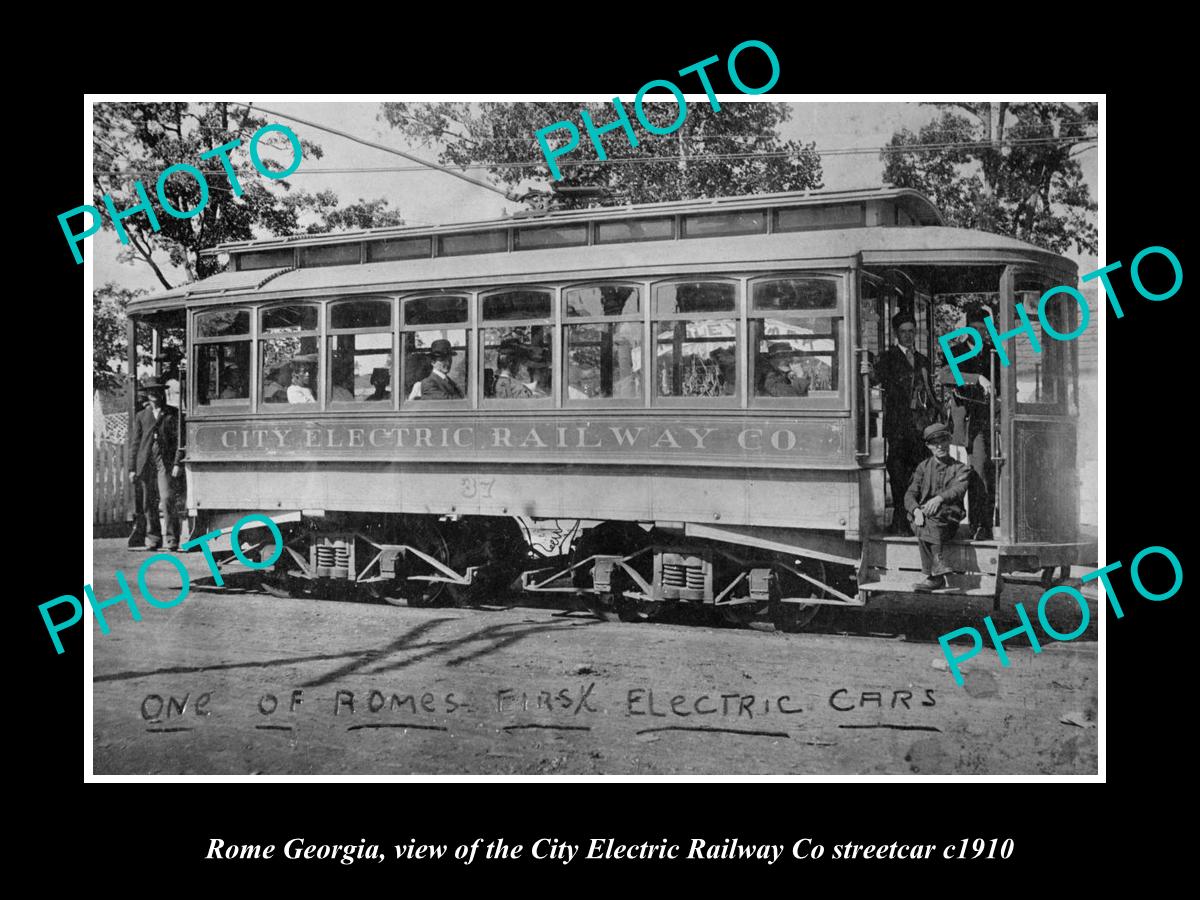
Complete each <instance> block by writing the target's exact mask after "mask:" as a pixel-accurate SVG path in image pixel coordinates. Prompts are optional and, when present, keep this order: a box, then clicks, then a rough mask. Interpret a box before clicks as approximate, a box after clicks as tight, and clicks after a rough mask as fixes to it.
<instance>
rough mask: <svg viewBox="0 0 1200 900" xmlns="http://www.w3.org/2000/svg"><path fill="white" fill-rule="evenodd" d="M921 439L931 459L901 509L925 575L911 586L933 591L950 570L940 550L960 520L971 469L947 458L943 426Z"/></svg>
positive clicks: (915, 476) (947, 434) (916, 474)
mask: <svg viewBox="0 0 1200 900" xmlns="http://www.w3.org/2000/svg"><path fill="white" fill-rule="evenodd" d="M924 440H925V445H926V446H927V447H928V448H929V452H930V456H928V457H926V458H925V460H923V461H922V462H921V464H920V465H918V466H917V470H916V471H915V472H913V476H912V482H911V483H910V484H909V486H908V492H907V493H906V494H905V495H904V508H905V509H907V510H908V516H909V519H910V520H911V521H912V524H913V533H914V534H916V536H917V547H918V549H919V550H920V552H921V571H923V572H924V573H925V580H924V581H919V582H917V584H915V585H914V587H915V588H916V589H917V590H918V591H934V590H937V589H938V588H943V587H945V586H946V575H947V574H949V573H950V572H951V571H953V570H952V569H951V568H950V567H949V566H947V565H946V561H945V560H944V559H943V557H942V547H943V545H944V544H945V543H947V542H948V541H949V540H950V539H951V538H953V537H954V532H955V531H957V530H958V523H959V522H961V521H962V518H963V515H964V510H963V497H965V496H966V495H967V484H968V482H969V480H970V476H971V470H970V469H969V468H967V467H966V466H964V465H963V464H962V463H960V462H957V461H956V460H955V459H954V458H953V457H952V456H950V429H948V428H947V427H946V426H945V425H941V424H937V425H930V426H929V427H928V428H926V429H925V433H924Z"/></svg>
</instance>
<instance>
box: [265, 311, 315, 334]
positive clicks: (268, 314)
mask: <svg viewBox="0 0 1200 900" xmlns="http://www.w3.org/2000/svg"><path fill="white" fill-rule="evenodd" d="M316 330H317V308H316V307H315V306H275V307H272V308H270V309H265V310H263V314H262V333H263V334H274V333H277V332H283V331H316Z"/></svg>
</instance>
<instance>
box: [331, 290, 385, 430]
mask: <svg viewBox="0 0 1200 900" xmlns="http://www.w3.org/2000/svg"><path fill="white" fill-rule="evenodd" d="M351 303H386V304H388V310H389V314H390V319H389V324H388V325H387V326H386V327H384V326H380V325H370V326H363V327H361V328H334V327H333V310H334V308H335V307H337V306H343V305H346V304H351ZM323 305H324V307H325V309H324V316H323V322H324V324H325V333H324V336H323V341H324V349H325V353H326V356H327V358H328V359H329V360H330V365H327V366H326V367H325V376H324V378H322V381H323V382H324V384H323V389H324V390H325V391H326V394H325V396H326V397H327V398H328V399H327V400H326V402H325V405H324V407H322V408H323V409H327V410H329V411H330V412H370V411H380V410H383V411H394V410H395V409H396V393H397V392H396V390H395V388H396V362H397V360H399V358H400V356H399V354H398V352H397V348H396V334H397V329H396V315H397V311H396V298H395V297H394V296H391V297H388V296H380V295H374V294H363V295H356V296H350V297H334V298H330V299H328V300H326V301H325V302H324V304H323ZM344 334H387V335H390V336H391V341H390V342H389V350H390V352H391V355H392V369H391V385H392V402H391V403H390V404H386V403H376V402H372V403H368V402H366V401H365V400H334V399H333V365H332V360H333V348H332V347H331V346H330V345H331V344H332V342H333V338H335V337H337V336H338V335H344ZM376 352H378V351H376Z"/></svg>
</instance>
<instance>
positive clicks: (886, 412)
mask: <svg viewBox="0 0 1200 900" xmlns="http://www.w3.org/2000/svg"><path fill="white" fill-rule="evenodd" d="M892 330H893V332H895V335H896V343H895V344H893V345H892V346H891V347H889V348H888V349H887V351H886V352H884V353H883V354H882V355H881V356H880V358H879V362H878V363H876V364H875V369H874V373H873V376H872V378H871V381H872V383H877V384H879V385H880V386H881V387H882V388H883V436H884V438H885V439H886V440H887V460H886V465H887V471H888V481H889V482H891V485H892V528H891V530H892V532H893V533H894V534H908V533H909V527H908V522H907V521H906V520H905V516H904V511H903V498H904V492H905V491H906V490H907V489H908V484H909V482H910V481H911V480H912V474H913V470H914V469H915V468H916V467H917V464H918V463H919V462H920V461H921V459H922V458H923V457H924V456H925V449H924V446H923V442H922V440H921V430H922V429H923V428H925V427H926V426H927V425H929V424H931V423H932V422H934V421H935V420H936V418H937V413H936V411H935V402H934V393H933V380H932V378H931V377H930V366H929V358H928V357H927V356H925V355H924V354H922V353H919V352H917V350H916V349H915V346H914V345H915V344H916V335H917V323H916V320H914V319H913V317H912V316H911V315H909V314H908V313H904V312H902V313H897V314H896V315H895V316H893V317H892Z"/></svg>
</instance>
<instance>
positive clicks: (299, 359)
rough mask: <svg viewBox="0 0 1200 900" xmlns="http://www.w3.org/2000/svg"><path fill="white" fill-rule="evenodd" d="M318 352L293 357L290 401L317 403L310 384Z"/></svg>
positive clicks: (288, 397) (288, 393)
mask: <svg viewBox="0 0 1200 900" xmlns="http://www.w3.org/2000/svg"><path fill="white" fill-rule="evenodd" d="M316 361H317V360H316V354H304V355H302V356H293V357H292V383H291V384H290V385H288V389H287V401H288V403H316V402H317V398H316V397H314V396H313V392H312V388H310V387H309V384H310V383H311V381H312V372H311V370H312V367H313V364H315V363H316Z"/></svg>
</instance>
